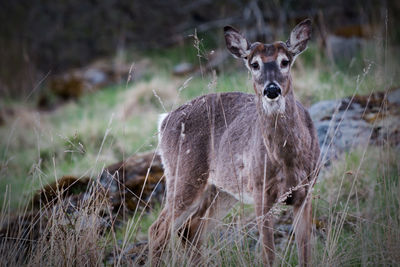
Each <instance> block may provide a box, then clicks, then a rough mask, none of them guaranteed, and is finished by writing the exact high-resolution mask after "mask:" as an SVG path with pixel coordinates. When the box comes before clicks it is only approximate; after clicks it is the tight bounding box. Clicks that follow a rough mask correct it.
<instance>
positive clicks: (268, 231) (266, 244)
mask: <svg viewBox="0 0 400 267" xmlns="http://www.w3.org/2000/svg"><path fill="white" fill-rule="evenodd" d="M264 192H265V191H264ZM254 200H255V203H256V205H255V209H256V215H257V225H258V230H259V232H260V239H261V243H262V246H261V249H262V252H263V261H264V264H265V265H266V266H272V265H273V264H274V259H275V243H274V231H273V225H274V222H273V217H272V214H270V213H269V211H270V210H271V208H272V205H273V203H274V201H275V197H273V196H269V195H267V193H264V194H263V193H262V191H261V190H260V191H259V192H257V193H256V194H255V197H254Z"/></svg>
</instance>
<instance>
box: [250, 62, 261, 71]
mask: <svg viewBox="0 0 400 267" xmlns="http://www.w3.org/2000/svg"><path fill="white" fill-rule="evenodd" d="M251 67H252V69H253V70H258V69H259V68H260V65H258V62H254V63H251Z"/></svg>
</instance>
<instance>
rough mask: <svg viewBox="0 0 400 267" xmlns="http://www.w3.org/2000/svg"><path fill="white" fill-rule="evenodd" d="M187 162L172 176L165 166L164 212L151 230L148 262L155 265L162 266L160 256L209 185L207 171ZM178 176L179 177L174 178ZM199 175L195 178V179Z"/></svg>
mask: <svg viewBox="0 0 400 267" xmlns="http://www.w3.org/2000/svg"><path fill="white" fill-rule="evenodd" d="M190 162H191V161H185V162H184V163H183V164H182V168H183V169H184V170H186V171H185V172H181V173H182V174H179V170H178V171H176V172H174V173H171V172H170V171H169V170H170V169H171V168H168V166H171V165H172V164H171V165H169V164H166V165H165V166H166V170H165V174H166V181H167V198H166V204H165V207H164V209H163V210H162V211H161V213H160V215H159V217H158V219H157V220H156V221H155V222H154V223H153V224H152V225H151V226H150V228H149V260H150V262H151V265H152V266H159V265H160V259H161V256H162V254H163V252H164V250H165V248H166V245H167V243H168V241H169V240H170V237H171V233H175V232H177V231H178V230H179V229H181V228H182V226H183V225H184V223H185V222H186V221H187V220H188V219H189V217H190V215H191V214H193V213H194V212H195V211H196V210H197V208H198V205H200V203H201V201H202V197H203V194H204V190H205V187H206V183H207V178H206V177H207V173H206V169H204V168H203V169H201V168H198V167H199V166H198V165H197V166H196V167H197V168H196V169H195V168H193V166H190V165H189V166H188V163H190ZM175 173H178V175H176V176H175ZM194 175H196V176H194Z"/></svg>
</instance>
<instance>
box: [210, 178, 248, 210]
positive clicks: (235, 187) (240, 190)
mask: <svg viewBox="0 0 400 267" xmlns="http://www.w3.org/2000/svg"><path fill="white" fill-rule="evenodd" d="M218 174H219V175H213V174H211V175H210V177H209V179H208V183H209V184H212V185H214V186H216V187H217V188H218V189H219V190H221V191H224V192H226V193H228V194H230V195H231V196H233V197H234V198H236V199H237V200H238V201H241V202H243V203H245V204H254V199H253V190H252V188H251V186H250V184H251V183H250V180H249V179H250V177H249V175H248V173H247V172H246V173H245V172H242V171H238V172H236V173H235V174H236V175H235V174H233V173H232V172H230V173H229V174H230V175H229V174H228V173H221V172H218Z"/></svg>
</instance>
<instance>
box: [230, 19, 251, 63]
mask: <svg viewBox="0 0 400 267" xmlns="http://www.w3.org/2000/svg"><path fill="white" fill-rule="evenodd" d="M224 36H225V42H226V47H227V48H228V50H229V52H231V54H232V55H233V56H234V57H236V58H243V59H245V58H246V57H247V56H248V55H249V52H250V50H249V49H250V44H249V42H248V41H247V40H246V38H244V37H243V36H242V35H241V34H240V32H239V31H238V30H236V29H235V28H233V27H232V26H225V27H224Z"/></svg>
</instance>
